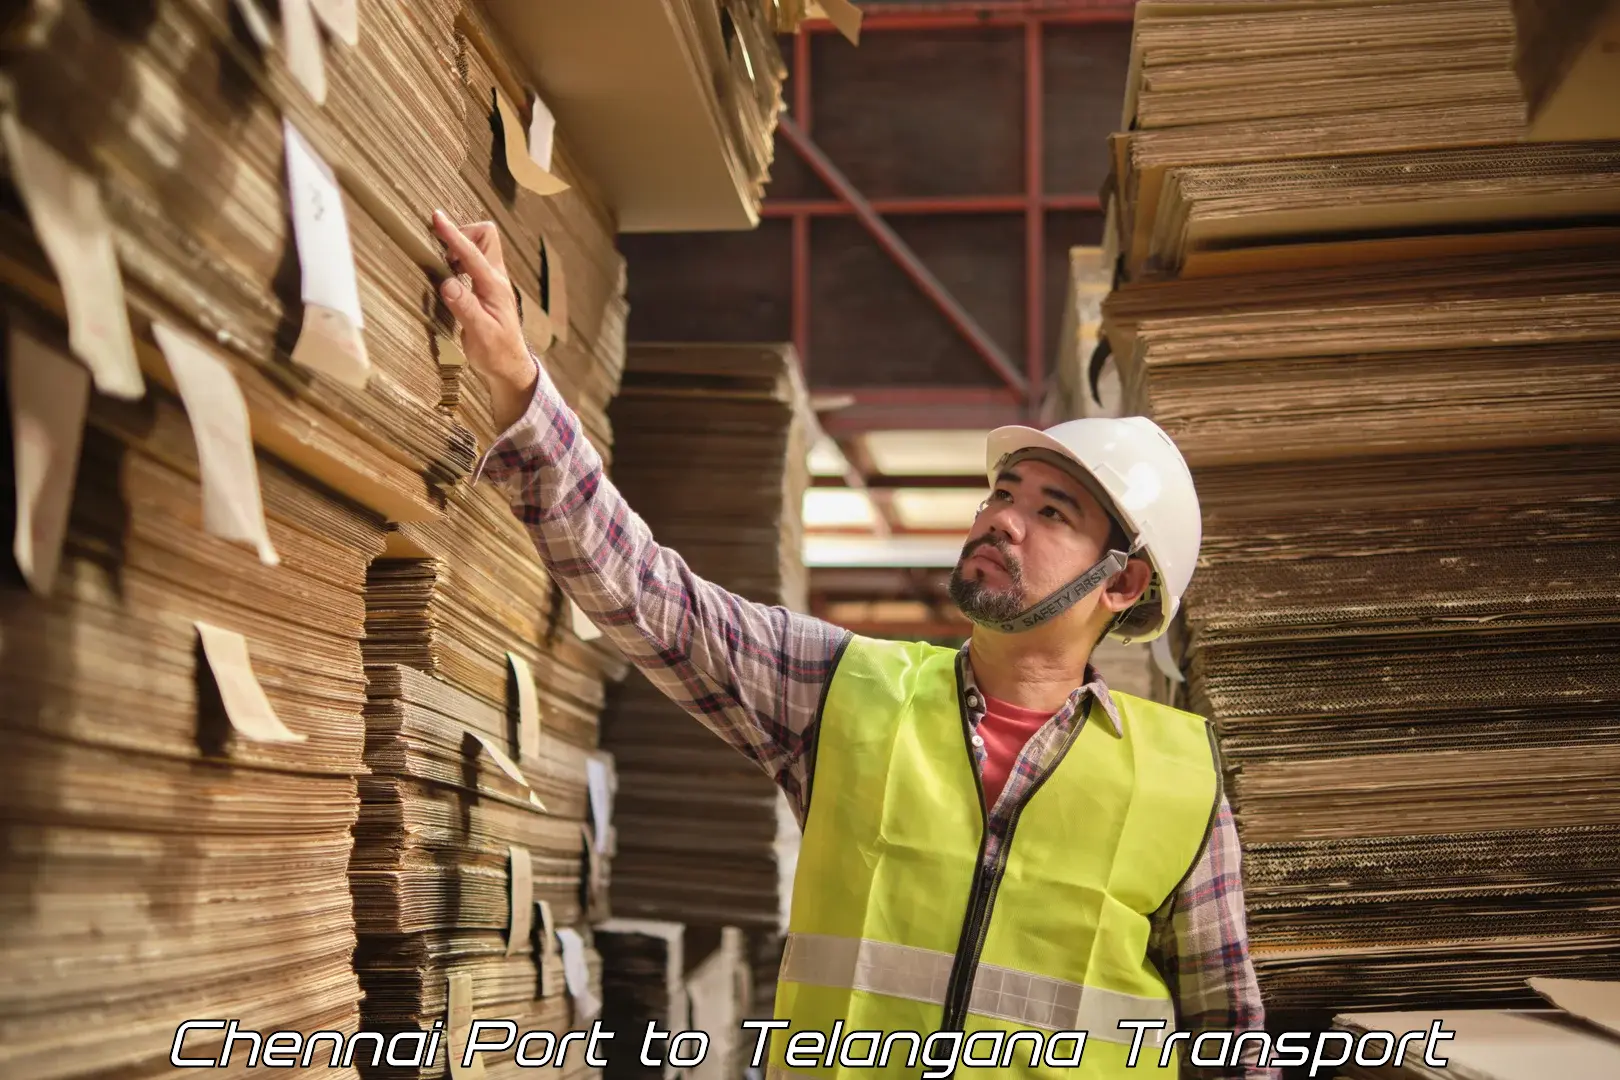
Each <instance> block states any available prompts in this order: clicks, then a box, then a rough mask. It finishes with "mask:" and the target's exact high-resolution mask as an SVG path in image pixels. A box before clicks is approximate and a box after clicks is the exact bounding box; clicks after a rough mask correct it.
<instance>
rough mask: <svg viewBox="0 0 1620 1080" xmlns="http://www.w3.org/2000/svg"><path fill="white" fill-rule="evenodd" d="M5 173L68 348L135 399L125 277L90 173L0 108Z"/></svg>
mask: <svg viewBox="0 0 1620 1080" xmlns="http://www.w3.org/2000/svg"><path fill="white" fill-rule="evenodd" d="M0 137H3V138H4V139H5V145H6V158H7V159H8V163H9V165H10V169H11V180H12V183H13V184H14V185H15V186H16V188H17V192H18V194H19V195H21V196H22V201H23V205H25V206H26V207H27V208H28V216H29V219H30V220H31V221H32V222H33V224H34V232H35V234H36V235H37V236H38V238H39V244H40V247H41V248H43V249H44V251H45V257H46V258H47V259H48V260H50V264H51V269H52V270H53V271H54V272H55V274H56V279H57V282H58V283H59V284H60V285H61V287H62V300H63V305H64V306H65V307H66V309H67V320H68V348H69V349H70V350H72V352H73V355H74V356H76V357H78V358H79V359H80V360H82V361H84V363H85V365H86V366H88V367H89V368H90V373H91V375H92V376H93V377H94V378H95V384H96V389H97V390H99V391H100V392H101V393H103V394H106V395H107V396H108V397H115V398H122V399H124V400H126V401H134V400H136V399H138V398H140V397H141V396H142V395H144V394H145V393H146V382H145V380H144V379H142V378H141V366H140V361H139V360H137V359H136V357H135V337H134V335H133V334H132V333H131V332H130V329H129V313H128V311H127V309H126V308H125V306H124V279H123V275H122V273H121V272H120V271H119V269H118V253H117V251H116V250H115V249H114V248H113V235H112V223H111V222H109V221H108V220H107V211H106V208H105V207H104V206H103V205H102V202H101V189H100V188H99V187H97V186H96V180H95V177H93V176H91V175H90V174H89V173H88V172H86V171H85V170H84V169H81V168H79V166H78V165H76V164H74V163H73V162H72V161H70V160H69V159H67V158H65V157H63V156H62V155H61V154H59V153H57V152H56V150H55V149H53V148H52V147H51V146H50V144H49V143H46V142H45V141H44V140H43V139H40V138H39V137H38V136H36V135H35V134H34V133H33V132H31V131H29V130H28V129H27V128H25V127H23V126H22V124H20V123H18V122H17V118H16V116H14V115H13V114H12V113H10V112H5V113H0Z"/></svg>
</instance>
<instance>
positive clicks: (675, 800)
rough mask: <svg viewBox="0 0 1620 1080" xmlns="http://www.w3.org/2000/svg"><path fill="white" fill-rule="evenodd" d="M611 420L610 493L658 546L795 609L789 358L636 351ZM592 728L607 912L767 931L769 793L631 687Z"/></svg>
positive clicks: (799, 457) (664, 706)
mask: <svg viewBox="0 0 1620 1080" xmlns="http://www.w3.org/2000/svg"><path fill="white" fill-rule="evenodd" d="M611 416H612V418H613V422H614V427H615V430H617V431H618V432H619V442H618V450H617V463H616V465H615V468H614V474H613V475H614V481H615V483H616V484H618V485H619V487H620V490H621V491H623V493H624V495H625V498H626V500H627V501H628V502H629V504H630V505H631V506H632V507H633V508H635V510H636V512H637V513H638V514H640V515H641V516H642V518H643V519H644V520H645V521H646V522H647V523H648V525H649V526H650V527H651V529H652V531H653V535H654V536H655V537H656V538H657V540H658V542H659V543H661V544H663V545H665V546H667V547H670V548H672V549H674V550H676V551H678V552H680V553H681V555H682V556H683V557H684V558H685V560H686V562H687V564H688V565H689V566H690V567H691V568H692V570H693V572H694V573H696V574H698V575H700V576H702V577H704V578H706V579H708V580H710V581H713V582H715V583H716V584H719V585H721V586H722V587H725V588H728V589H731V590H732V591H734V592H736V593H738V594H740V595H742V596H744V597H746V598H748V599H751V600H755V601H758V602H761V603H766V604H783V605H786V606H788V607H790V608H795V609H798V610H803V607H804V603H805V599H804V589H805V585H804V570H803V564H802V560H801V556H800V553H799V539H798V537H799V531H800V524H799V523H800V514H801V511H800V507H801V503H802V500H803V492H804V488H805V486H806V484H807V482H808V478H807V471H808V466H807V464H806V462H807V453H806V446H807V445H808V443H807V440H808V438H809V436H810V428H811V424H812V423H813V421H812V420H811V419H809V417H808V411H807V402H806V396H805V393H804V389H803V385H802V383H801V382H800V380H799V376H798V372H797V361H796V359H795V357H794V355H793V351H792V349H791V347H788V346H778V345H633V346H631V348H630V355H629V359H628V362H627V368H626V372H625V377H624V387H623V390H622V391H621V393H620V396H619V398H618V399H617V400H616V401H615V402H614V404H613V408H612V410H611ZM602 723H603V731H602V745H603V746H604V747H605V748H607V749H608V750H610V751H611V752H612V753H613V755H614V758H615V760H616V762H617V765H618V772H619V776H620V781H621V790H620V795H619V799H618V803H617V816H616V819H615V823H616V825H617V827H618V840H619V846H618V858H617V861H616V862H615V864H614V868H613V909H614V913H615V914H617V915H620V916H627V917H639V918H655V919H670V920H674V921H677V922H683V923H688V924H693V923H699V924H716V925H719V924H729V925H735V926H739V927H743V928H746V929H750V930H752V929H766V930H773V929H775V928H776V927H778V926H779V925H780V921H781V908H782V890H783V883H782V881H781V879H780V875H779V872H778V867H779V860H778V856H777V850H776V841H777V831H778V829H777V802H778V798H779V795H778V791H777V788H776V786H775V785H774V784H773V783H772V782H771V779H770V778H769V777H767V776H766V775H764V774H763V773H762V772H761V771H760V770H759V768H758V766H756V765H754V764H753V763H752V762H750V761H748V760H747V759H746V758H745V757H744V756H743V755H742V754H740V753H739V752H738V751H736V750H734V749H732V748H730V747H728V746H727V745H725V744H724V743H722V742H721V741H720V740H719V739H718V738H716V737H715V736H714V735H713V734H711V733H710V732H708V731H707V730H705V729H704V728H703V727H702V726H701V725H699V724H698V722H697V721H696V720H694V719H692V718H691V717H689V716H687V715H685V714H684V713H683V712H682V711H681V710H680V709H679V708H678V707H677V706H675V705H674V704H673V703H671V702H670V701H669V700H668V699H666V698H665V697H664V696H663V695H662V694H661V693H659V692H658V691H657V690H656V689H654V687H653V686H652V684H651V683H650V682H648V681H647V680H646V679H645V678H644V677H642V676H641V675H639V674H632V675H631V676H629V677H628V678H627V679H626V680H625V682H624V684H623V685H622V686H620V687H616V688H615V691H614V693H613V695H611V698H610V702H609V705H608V707H607V709H606V710H605V711H604V713H603V721H602Z"/></svg>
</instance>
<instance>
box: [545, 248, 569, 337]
mask: <svg viewBox="0 0 1620 1080" xmlns="http://www.w3.org/2000/svg"><path fill="white" fill-rule="evenodd" d="M540 265H541V268H542V269H541V273H543V274H544V275H545V285H546V303H545V308H546V315H547V316H548V317H549V318H550V319H551V333H552V336H553V337H555V338H556V339H557V340H558V341H567V340H568V290H567V289H566V288H564V287H563V267H562V260H561V259H560V258H558V257H557V247H556V245H555V244H548V243H546V242H545V240H544V239H542V240H541V241H540Z"/></svg>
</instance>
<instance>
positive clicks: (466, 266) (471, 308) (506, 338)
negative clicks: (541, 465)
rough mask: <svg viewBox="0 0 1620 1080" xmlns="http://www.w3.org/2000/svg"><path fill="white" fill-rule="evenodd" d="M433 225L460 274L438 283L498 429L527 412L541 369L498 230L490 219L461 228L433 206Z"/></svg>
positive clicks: (453, 267)
mask: <svg viewBox="0 0 1620 1080" xmlns="http://www.w3.org/2000/svg"><path fill="white" fill-rule="evenodd" d="M433 231H434V232H435V233H437V234H438V236H439V239H440V240H441V241H443V242H444V246H445V249H446V252H447V255H448V257H449V261H450V269H451V270H453V271H455V272H456V274H457V275H458V276H457V277H452V278H447V279H446V280H445V282H444V284H443V285H441V286H439V295H440V296H442V297H444V302H445V305H446V306H447V307H449V309H450V311H451V312H452V313H453V314H454V315H455V317H456V320H457V321H458V322H460V323H461V349H462V352H464V353H466V354H467V363H468V364H469V365H471V367H472V369H473V370H474V371H476V372H477V373H478V376H479V378H481V379H483V380H484V385H485V386H486V387H488V389H489V397H490V404H491V406H492V408H493V409H494V412H495V429H496V430H497V431H505V430H506V429H507V428H508V427H510V426H511V425H512V424H513V423H514V422H515V421H516V420H517V419H518V418H519V417H521V416H522V415H523V411H524V409H525V408H526V407H527V406H528V404H529V399H530V398H531V397H532V396H533V395H534V384H535V381H536V379H537V378H538V372H537V370H536V369H535V364H534V360H533V358H531V357H530V355H529V348H528V345H527V344H526V343H525V342H524V340H523V323H522V320H521V319H520V318H519V317H518V309H517V299H516V296H515V294H514V293H513V291H512V282H511V280H510V279H509V278H508V277H507V276H506V264H505V262H504V261H503V260H502V258H501V237H500V233H499V232H497V231H496V229H495V226H494V225H493V224H491V223H490V222H487V221H480V222H478V223H476V224H473V225H468V226H467V227H466V228H465V229H458V228H457V227H456V225H455V223H454V222H453V221H451V220H450V219H449V217H447V216H446V215H445V213H444V211H443V210H435V211H434V212H433ZM463 278H465V279H466V280H465V281H464V280H463ZM468 282H470V283H471V287H470V288H469V287H468Z"/></svg>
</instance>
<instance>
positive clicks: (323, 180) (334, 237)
mask: <svg viewBox="0 0 1620 1080" xmlns="http://www.w3.org/2000/svg"><path fill="white" fill-rule="evenodd" d="M282 128H283V132H284V134H285V137H286V148H287V186H288V190H289V193H290V200H291V203H292V218H293V234H294V238H295V240H296V242H297V244H298V262H299V266H300V268H301V270H302V285H301V288H300V295H301V298H302V299H303V301H304V323H303V326H302V328H301V329H300V331H299V335H298V344H296V345H295V346H293V354H292V358H293V360H294V361H295V362H296V363H298V364H301V365H302V366H304V367H307V368H309V369H310V370H312V371H319V372H321V373H323V374H325V375H328V376H330V377H331V378H333V379H336V380H337V381H338V382H341V383H343V384H344V385H346V386H350V387H353V388H355V389H364V387H365V385H366V380H367V379H368V378H369V377H370V374H371V363H370V361H369V360H368V359H367V357H366V343H365V339H364V338H363V337H362V336H361V333H360V332H361V330H362V329H363V328H364V326H365V320H364V316H363V313H362V312H361V310H360V279H359V275H358V274H357V272H356V270H355V266H354V251H353V248H352V247H351V246H350V242H349V221H348V216H347V215H346V214H345V212H344V209H343V192H342V190H341V189H340V188H339V187H338V182H337V177H336V176H334V175H333V173H332V170H331V168H330V167H328V166H327V164H326V162H324V161H322V160H321V159H320V157H319V155H317V154H316V153H315V151H314V149H313V148H312V147H311V146H310V145H309V143H308V141H306V140H305V138H304V136H303V135H302V134H300V133H299V131H298V129H297V128H296V127H294V126H293V124H292V121H290V120H284V121H283V122H282Z"/></svg>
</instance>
